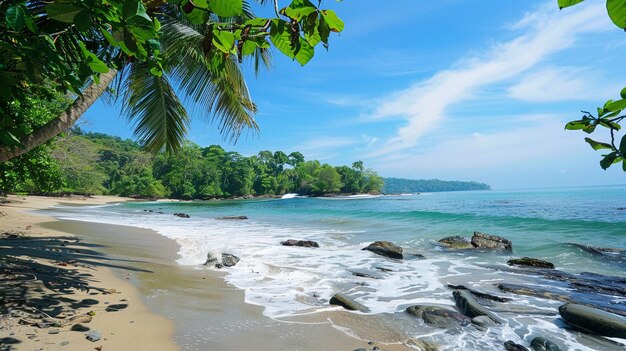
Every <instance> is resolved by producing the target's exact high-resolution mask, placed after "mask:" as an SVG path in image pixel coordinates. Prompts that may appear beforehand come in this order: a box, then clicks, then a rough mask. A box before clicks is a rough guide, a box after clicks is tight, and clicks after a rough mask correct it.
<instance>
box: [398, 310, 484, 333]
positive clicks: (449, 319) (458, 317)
mask: <svg viewBox="0 0 626 351" xmlns="http://www.w3.org/2000/svg"><path fill="white" fill-rule="evenodd" d="M405 311H406V312H407V313H408V314H410V315H412V316H414V317H417V318H421V319H423V320H424V322H425V323H426V324H428V325H431V326H434V327H437V328H446V329H448V328H455V327H458V326H467V325H470V323H471V322H472V321H471V319H470V318H468V317H466V316H464V315H462V314H460V313H458V312H456V311H453V310H450V309H447V308H443V307H438V306H422V305H416V306H410V307H407V309H406V310H405Z"/></svg>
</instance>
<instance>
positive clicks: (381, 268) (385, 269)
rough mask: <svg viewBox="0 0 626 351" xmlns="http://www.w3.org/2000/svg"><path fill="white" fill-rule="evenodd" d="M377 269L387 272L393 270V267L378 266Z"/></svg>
mask: <svg viewBox="0 0 626 351" xmlns="http://www.w3.org/2000/svg"><path fill="white" fill-rule="evenodd" d="M376 269H378V270H379V271H381V272H385V273H389V272H393V269H389V268H385V267H376Z"/></svg>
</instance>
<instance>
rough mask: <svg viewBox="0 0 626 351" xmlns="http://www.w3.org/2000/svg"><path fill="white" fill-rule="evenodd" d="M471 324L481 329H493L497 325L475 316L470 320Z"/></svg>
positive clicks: (488, 319)
mask: <svg viewBox="0 0 626 351" xmlns="http://www.w3.org/2000/svg"><path fill="white" fill-rule="evenodd" d="M472 324H475V325H477V326H480V327H483V328H489V327H495V326H496V325H497V324H496V322H494V321H493V320H492V319H491V318H489V317H487V316H477V317H474V318H472Z"/></svg>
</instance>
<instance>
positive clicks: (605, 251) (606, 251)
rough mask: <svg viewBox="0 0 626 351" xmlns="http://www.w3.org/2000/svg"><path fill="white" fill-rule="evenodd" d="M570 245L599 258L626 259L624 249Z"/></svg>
mask: <svg viewBox="0 0 626 351" xmlns="http://www.w3.org/2000/svg"><path fill="white" fill-rule="evenodd" d="M569 245H571V246H574V247H577V248H579V249H581V250H583V251H586V252H588V253H590V254H593V255H597V256H602V257H606V258H612V259H620V260H622V259H626V250H624V249H618V248H615V247H598V246H591V245H585V244H576V243H570V244H569Z"/></svg>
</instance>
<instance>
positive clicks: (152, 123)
mask: <svg viewBox="0 0 626 351" xmlns="http://www.w3.org/2000/svg"><path fill="white" fill-rule="evenodd" d="M151 10H152V11H154V14H155V16H156V17H157V18H159V20H161V22H162V23H163V26H162V27H161V56H162V58H163V75H162V76H156V75H153V74H151V73H150V68H149V67H148V64H147V63H145V62H141V61H133V60H128V61H127V62H125V63H124V64H123V65H122V67H121V68H120V70H119V71H117V70H114V69H110V70H109V72H107V73H103V74H101V75H100V82H99V83H95V82H92V83H91V84H90V85H89V86H88V87H87V88H86V89H85V90H84V91H82V93H81V95H80V96H78V97H77V98H76V99H75V101H74V102H73V103H72V104H71V105H70V106H69V107H68V108H67V110H66V111H65V112H63V113H62V114H61V115H59V116H58V117H57V118H55V119H53V120H52V121H50V122H48V123H47V124H45V125H44V126H42V127H40V128H37V130H35V131H34V132H33V133H31V134H30V135H28V136H27V137H26V138H25V139H24V140H21V142H22V144H23V146H24V147H23V148H9V147H0V162H2V161H5V160H8V159H10V158H13V157H15V156H18V155H20V154H23V153H25V152H28V151H29V150H31V149H33V148H34V147H36V146H38V145H40V144H42V143H44V142H46V141H47V140H49V139H50V138H52V137H54V136H56V135H58V134H59V133H61V132H63V131H64V130H66V129H68V128H69V127H71V126H72V125H73V124H74V123H75V122H76V121H77V120H78V119H79V118H80V117H81V116H82V114H83V113H84V112H85V111H87V109H88V108H89V107H90V106H91V105H92V104H93V103H94V102H95V101H96V100H97V99H98V98H100V97H101V96H103V95H105V94H107V93H108V92H110V91H111V90H110V89H109V87H110V86H113V87H115V88H116V89H115V91H116V92H117V93H116V94H115V95H116V96H115V97H114V99H113V100H114V101H117V102H119V103H121V104H122V110H123V112H124V114H125V116H126V117H127V118H128V120H129V122H130V123H131V124H132V125H133V126H134V128H135V136H136V137H137V138H138V139H140V140H141V141H142V142H143V144H144V145H145V147H146V149H147V150H149V151H152V152H158V151H160V150H162V149H165V150H167V151H168V152H175V151H177V150H178V149H179V148H180V147H181V145H182V143H183V141H184V139H185V136H186V134H187V127H188V126H189V123H190V114H189V111H188V109H187V108H186V107H185V105H187V107H191V108H193V109H194V112H196V113H197V114H198V115H200V116H204V117H206V119H207V120H209V121H215V122H217V124H218V128H219V130H220V132H221V133H222V134H223V135H224V136H225V137H228V138H230V139H231V140H233V141H235V140H237V138H238V137H239V136H240V134H241V133H242V131H243V130H245V129H246V128H247V129H249V130H252V131H256V130H257V129H258V127H257V124H256V123H255V121H254V114H255V112H256V106H255V105H254V103H253V102H252V100H251V97H250V94H249V92H248V88H247V86H246V83H245V80H244V78H243V75H242V72H241V70H240V68H241V67H240V62H238V61H237V58H236V57H235V56H231V57H223V58H219V60H215V57H213V56H212V55H218V53H215V52H213V51H211V50H210V47H207V45H205V38H206V37H207V34H209V33H210V31H211V27H210V24H211V21H209V23H208V24H205V25H192V24H191V23H189V22H188V21H187V20H186V19H185V18H184V16H182V14H181V13H180V12H179V11H178V8H176V7H174V6H169V5H167V4H163V5H159V7H158V8H153V9H151ZM244 10H245V11H244V13H243V15H242V16H241V17H238V18H230V19H224V18H219V20H220V21H221V22H224V21H241V20H246V19H249V18H252V17H253V15H252V13H251V11H250V7H249V6H248V5H247V4H246V5H245V6H244ZM212 20H214V21H215V20H218V18H213V19H212ZM109 54H114V53H109ZM117 54H119V53H117ZM251 57H252V59H253V60H254V67H255V69H256V70H257V71H258V70H259V69H260V67H261V66H263V65H264V66H266V67H269V65H270V61H271V57H270V55H269V52H268V51H266V50H262V49H257V51H256V52H255V55H252V56H251ZM216 61H218V62H220V64H219V65H215V62H216ZM175 86H176V87H177V88H178V89H175V88H174V87H175ZM177 93H180V94H181V95H182V96H179V95H178V94H177ZM183 103H184V104H183Z"/></svg>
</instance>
